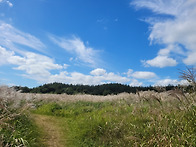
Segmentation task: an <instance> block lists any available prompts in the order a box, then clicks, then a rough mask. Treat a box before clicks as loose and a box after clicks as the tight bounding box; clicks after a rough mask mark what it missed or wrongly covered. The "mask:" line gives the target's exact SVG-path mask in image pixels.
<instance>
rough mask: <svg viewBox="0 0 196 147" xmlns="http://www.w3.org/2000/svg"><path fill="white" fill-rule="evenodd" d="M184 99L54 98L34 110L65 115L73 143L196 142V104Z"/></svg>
mask: <svg viewBox="0 0 196 147" xmlns="http://www.w3.org/2000/svg"><path fill="white" fill-rule="evenodd" d="M181 98H183V96H182V97H181ZM182 101H183V102H180V101H173V102H170V103H168V102H159V101H157V100H156V99H151V98H149V99H148V101H146V100H145V99H143V101H142V102H141V103H135V104H130V103H129V100H121V101H113V102H95V103H93V102H82V101H79V102H75V103H66V104H62V103H61V104H60V103H56V102H55V103H54V102H52V103H45V104H43V105H41V106H40V107H38V109H37V110H34V113H37V114H42V115H52V116H56V117H60V118H64V123H65V124H64V125H62V126H66V127H67V129H68V132H67V134H69V135H68V136H67V137H68V145H70V146H85V147H87V146H196V127H195V123H196V106H195V105H193V103H192V102H193V101H191V104H189V105H188V104H187V103H186V101H185V99H183V100H182ZM174 106H175V107H174Z"/></svg>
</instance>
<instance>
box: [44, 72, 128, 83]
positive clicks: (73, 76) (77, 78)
mask: <svg viewBox="0 0 196 147" xmlns="http://www.w3.org/2000/svg"><path fill="white" fill-rule="evenodd" d="M129 81H130V79H129V78H127V77H123V76H120V75H117V74H115V73H112V72H110V73H107V72H106V70H104V69H99V68H98V69H95V70H92V71H91V72H90V74H87V75H85V74H82V73H79V72H71V73H68V72H60V73H59V74H55V75H51V76H50V77H49V79H48V80H47V81H45V82H49V83H51V82H64V83H69V84H88V85H97V84H103V83H108V82H113V83H127V82H129Z"/></svg>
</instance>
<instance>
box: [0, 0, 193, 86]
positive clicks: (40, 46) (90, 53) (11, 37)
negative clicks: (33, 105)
mask: <svg viewBox="0 0 196 147" xmlns="http://www.w3.org/2000/svg"><path fill="white" fill-rule="evenodd" d="M195 18H196V1H195V0H158V1H157V0H115V1H114V0H107V1H105V0H99V1H92V0H58V1H54V0H28V1H27V0H20V1H14V0H9V1H8V0H0V84H1V85H2V84H6V85H20V86H29V87H35V86H38V85H41V84H44V83H51V82H62V83H68V84H89V85H95V84H103V83H110V82H112V83H122V84H128V85H131V86H148V85H168V84H173V85H176V84H184V83H185V81H183V80H180V79H179V78H178V76H179V69H185V67H186V66H196V58H195V57H196V19H195Z"/></svg>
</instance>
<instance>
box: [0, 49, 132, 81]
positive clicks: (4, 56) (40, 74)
mask: <svg viewBox="0 0 196 147" xmlns="http://www.w3.org/2000/svg"><path fill="white" fill-rule="evenodd" d="M5 64H10V65H13V66H14V67H13V69H14V70H21V71H24V74H23V75H22V76H24V77H26V78H29V79H33V80H36V81H37V82H38V83H40V84H43V83H51V82H64V83H69V84H89V85H96V84H103V83H108V82H114V83H127V82H129V81H130V79H129V78H127V77H123V76H121V75H118V74H115V73H113V72H109V73H108V72H107V71H106V70H105V69H102V68H97V69H94V70H92V71H91V72H90V74H82V73H79V72H70V73H69V72H67V71H63V70H64V69H65V68H66V67H67V66H68V65H66V64H64V65H59V64H55V61H54V60H52V59H51V58H49V57H47V56H44V55H40V54H35V53H32V52H27V53H25V55H24V56H18V55H16V54H15V53H14V51H8V50H6V49H5V48H3V47H1V46H0V65H5ZM52 70H55V71H56V72H57V74H52V72H51V71H52Z"/></svg>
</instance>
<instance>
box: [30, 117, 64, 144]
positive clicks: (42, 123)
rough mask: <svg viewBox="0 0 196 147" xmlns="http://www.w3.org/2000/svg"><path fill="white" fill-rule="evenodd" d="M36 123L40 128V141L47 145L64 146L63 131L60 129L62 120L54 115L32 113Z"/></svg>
mask: <svg viewBox="0 0 196 147" xmlns="http://www.w3.org/2000/svg"><path fill="white" fill-rule="evenodd" d="M32 117H33V119H34V120H35V123H36V125H37V126H38V127H39V128H40V130H41V134H42V137H41V138H40V140H41V142H42V143H43V144H45V145H46V146H47V147H66V138H65V135H64V134H65V132H64V131H63V130H62V127H60V126H61V125H62V120H59V119H57V118H56V117H54V116H47V115H39V114H32Z"/></svg>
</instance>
